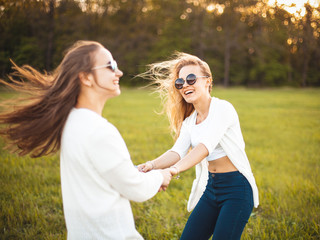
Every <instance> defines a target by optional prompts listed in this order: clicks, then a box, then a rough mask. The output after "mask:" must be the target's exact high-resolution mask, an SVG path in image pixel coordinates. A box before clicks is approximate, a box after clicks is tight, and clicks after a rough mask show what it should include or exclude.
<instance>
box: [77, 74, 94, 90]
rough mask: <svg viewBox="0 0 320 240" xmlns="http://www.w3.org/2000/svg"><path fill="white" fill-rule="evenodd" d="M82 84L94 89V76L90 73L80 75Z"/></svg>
mask: <svg viewBox="0 0 320 240" xmlns="http://www.w3.org/2000/svg"><path fill="white" fill-rule="evenodd" d="M79 79H80V83H81V84H83V85H84V86H87V87H92V81H93V76H92V74H90V73H85V72H80V73H79Z"/></svg>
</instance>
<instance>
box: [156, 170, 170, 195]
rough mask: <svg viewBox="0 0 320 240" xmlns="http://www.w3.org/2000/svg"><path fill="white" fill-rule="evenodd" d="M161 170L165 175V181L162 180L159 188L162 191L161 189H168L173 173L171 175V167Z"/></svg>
mask: <svg viewBox="0 0 320 240" xmlns="http://www.w3.org/2000/svg"><path fill="white" fill-rule="evenodd" d="M160 172H161V174H162V176H163V182H162V185H161V187H160V189H159V192H161V190H163V191H165V190H166V189H167V187H168V186H169V183H170V181H171V179H172V175H171V172H170V169H169V168H167V169H163V170H160Z"/></svg>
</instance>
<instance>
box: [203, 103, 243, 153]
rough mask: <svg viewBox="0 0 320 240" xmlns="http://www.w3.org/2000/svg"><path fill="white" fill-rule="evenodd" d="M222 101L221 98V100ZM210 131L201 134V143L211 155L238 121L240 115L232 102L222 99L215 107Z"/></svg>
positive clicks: (209, 127) (211, 117)
mask: <svg viewBox="0 0 320 240" xmlns="http://www.w3.org/2000/svg"><path fill="white" fill-rule="evenodd" d="M220 101H221V100H220ZM209 117H210V124H209V126H208V131H206V132H204V133H202V135H201V136H199V143H202V144H204V145H205V147H206V148H207V150H208V152H209V154H208V155H210V154H211V153H212V152H213V150H214V149H215V148H216V146H217V145H218V143H219V142H220V140H221V139H222V137H223V136H224V135H225V133H226V131H227V130H228V129H229V128H230V127H231V126H232V125H233V124H235V123H236V122H237V121H238V115H237V112H236V110H235V109H234V107H233V106H232V104H231V103H229V102H227V101H223V100H222V101H221V103H220V104H219V105H216V106H215V108H214V109H213V111H212V113H211V116H209Z"/></svg>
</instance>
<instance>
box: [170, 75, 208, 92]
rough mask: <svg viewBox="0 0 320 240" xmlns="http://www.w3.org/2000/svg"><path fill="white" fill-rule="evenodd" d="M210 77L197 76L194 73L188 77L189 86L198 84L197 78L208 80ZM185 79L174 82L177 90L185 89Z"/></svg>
mask: <svg viewBox="0 0 320 240" xmlns="http://www.w3.org/2000/svg"><path fill="white" fill-rule="evenodd" d="M208 77H209V76H196V75H195V74H193V73H190V74H189V75H188V76H187V77H186V82H187V83H188V84H189V85H193V84H195V83H196V81H197V78H208ZM184 82H185V81H184V79H183V78H178V79H176V81H175V82H174V86H175V87H176V89H182V88H183V84H184Z"/></svg>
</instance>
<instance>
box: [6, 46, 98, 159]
mask: <svg viewBox="0 0 320 240" xmlns="http://www.w3.org/2000/svg"><path fill="white" fill-rule="evenodd" d="M101 47H103V46H102V45H101V44H100V43H97V42H93V41H78V42H76V43H75V44H74V45H73V46H72V47H71V48H70V49H69V50H68V51H67V52H66V54H65V56H64V58H63V60H62V62H61V63H60V65H59V66H58V67H57V68H56V70H55V71H54V72H53V73H52V74H47V73H44V74H42V73H40V72H38V71H37V70H35V69H34V68H32V67H31V66H28V65H24V66H22V67H19V66H17V65H16V64H15V63H14V62H12V64H13V69H14V72H13V73H12V74H10V75H9V79H10V82H6V81H4V80H1V79H0V82H1V83H3V84H5V85H6V86H8V87H10V88H12V89H14V90H16V91H19V92H24V93H27V94H29V97H26V98H25V99H24V101H23V102H25V104H21V103H22V101H21V100H19V102H18V100H16V101H15V104H14V109H13V110H12V109H11V110H10V111H7V112H4V113H1V114H0V124H5V126H4V128H2V129H0V134H2V135H4V136H5V137H6V138H7V139H8V140H9V145H8V148H10V149H15V150H16V151H17V152H18V153H19V154H20V155H26V154H29V153H30V154H31V156H32V157H39V156H43V155H48V154H50V153H54V152H56V151H58V150H59V149H60V145H61V135H62V130H63V127H64V124H65V122H66V120H67V117H68V115H69V112H70V111H71V109H72V108H73V107H74V106H75V104H76V102H77V98H78V95H79V92H80V80H79V73H80V72H85V73H89V72H90V69H91V68H92V67H93V65H94V63H95V58H94V53H95V52H96V51H97V50H98V49H99V48H101ZM6 107H7V106H6ZM17 147H18V148H17Z"/></svg>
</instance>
